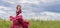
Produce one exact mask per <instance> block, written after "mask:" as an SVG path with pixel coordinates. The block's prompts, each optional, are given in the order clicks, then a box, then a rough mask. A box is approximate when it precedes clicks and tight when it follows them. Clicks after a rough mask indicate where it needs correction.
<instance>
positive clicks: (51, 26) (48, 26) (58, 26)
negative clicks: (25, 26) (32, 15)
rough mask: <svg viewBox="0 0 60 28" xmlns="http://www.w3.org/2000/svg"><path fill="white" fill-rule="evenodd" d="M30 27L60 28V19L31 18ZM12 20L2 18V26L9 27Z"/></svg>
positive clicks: (0, 24) (0, 26)
mask: <svg viewBox="0 0 60 28" xmlns="http://www.w3.org/2000/svg"><path fill="white" fill-rule="evenodd" d="M29 22H30V28H60V21H39V20H29ZM11 25H12V22H11V21H5V20H0V28H9V27H10V26H11Z"/></svg>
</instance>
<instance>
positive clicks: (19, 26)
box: [10, 9, 29, 28]
mask: <svg viewBox="0 0 60 28" xmlns="http://www.w3.org/2000/svg"><path fill="white" fill-rule="evenodd" d="M21 13H22V12H21V9H20V10H19V11H17V12H16V17H13V16H10V20H11V21H12V23H13V24H12V26H11V28H28V27H29V22H27V21H25V20H23V17H22V15H19V14H21ZM18 15H19V16H18Z"/></svg>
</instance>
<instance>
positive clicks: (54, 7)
mask: <svg viewBox="0 0 60 28" xmlns="http://www.w3.org/2000/svg"><path fill="white" fill-rule="evenodd" d="M18 4H20V5H21V6H22V12H23V13H22V15H23V17H24V18H25V19H31V18H33V19H40V20H60V0H0V17H2V18H5V19H9V16H11V15H12V16H15V11H16V6H17V5H18Z"/></svg>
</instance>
